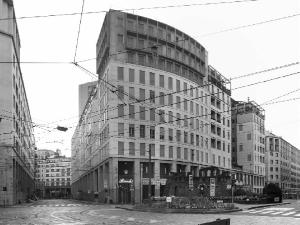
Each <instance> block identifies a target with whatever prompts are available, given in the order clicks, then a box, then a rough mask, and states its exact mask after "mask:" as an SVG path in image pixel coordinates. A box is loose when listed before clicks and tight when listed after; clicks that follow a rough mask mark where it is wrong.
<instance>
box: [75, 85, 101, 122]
mask: <svg viewBox="0 0 300 225" xmlns="http://www.w3.org/2000/svg"><path fill="white" fill-rule="evenodd" d="M96 86H97V81H92V82H88V83H84V84H81V85H79V88H78V99H79V102H78V105H79V108H78V112H79V117H80V115H81V113H82V112H83V110H84V108H85V105H86V103H87V100H88V99H89V96H90V94H91V93H92V91H93V89H94V88H96Z"/></svg>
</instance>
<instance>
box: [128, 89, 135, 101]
mask: <svg viewBox="0 0 300 225" xmlns="http://www.w3.org/2000/svg"><path fill="white" fill-rule="evenodd" d="M129 100H135V93H134V87H129Z"/></svg>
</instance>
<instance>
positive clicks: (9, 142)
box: [0, 0, 35, 206]
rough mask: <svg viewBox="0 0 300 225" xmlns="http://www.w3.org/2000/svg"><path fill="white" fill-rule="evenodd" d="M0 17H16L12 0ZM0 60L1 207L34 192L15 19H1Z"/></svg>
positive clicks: (0, 1)
mask: <svg viewBox="0 0 300 225" xmlns="http://www.w3.org/2000/svg"><path fill="white" fill-rule="evenodd" d="M0 18H15V12H14V6H13V1H12V0H0ZM0 61H1V64H0V118H1V119H0V206H1V205H13V204H16V203H19V202H23V201H25V200H26V199H28V198H30V197H31V196H32V195H33V191H34V150H35V140H34V136H33V126H32V125H33V124H32V121H31V116H30V111H29V106H28V101H27V97H26V91H25V87H24V82H23V79H22V72H21V68H20V64H19V63H18V62H19V61H20V37H19V33H18V27H17V23H16V20H15V19H10V20H0ZM4 62H7V63H4Z"/></svg>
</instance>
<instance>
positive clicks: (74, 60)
mask: <svg viewBox="0 0 300 225" xmlns="http://www.w3.org/2000/svg"><path fill="white" fill-rule="evenodd" d="M84 2H85V0H82V6H81V13H80V20H79V27H78V32H77V39H76V46H75V53H74V58H73V62H76V56H77V48H78V42H79V36H80V29H81V22H82V14H83V9H84Z"/></svg>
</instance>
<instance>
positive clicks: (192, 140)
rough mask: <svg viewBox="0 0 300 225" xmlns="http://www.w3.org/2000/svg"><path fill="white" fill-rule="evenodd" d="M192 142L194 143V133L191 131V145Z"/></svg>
mask: <svg viewBox="0 0 300 225" xmlns="http://www.w3.org/2000/svg"><path fill="white" fill-rule="evenodd" d="M194 144H195V142H194V134H193V133H191V145H194Z"/></svg>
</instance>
